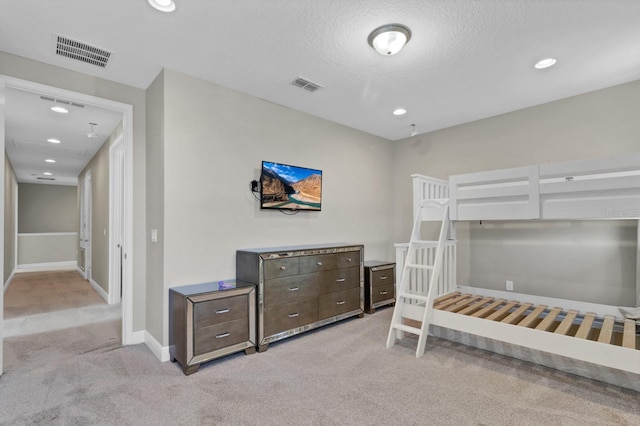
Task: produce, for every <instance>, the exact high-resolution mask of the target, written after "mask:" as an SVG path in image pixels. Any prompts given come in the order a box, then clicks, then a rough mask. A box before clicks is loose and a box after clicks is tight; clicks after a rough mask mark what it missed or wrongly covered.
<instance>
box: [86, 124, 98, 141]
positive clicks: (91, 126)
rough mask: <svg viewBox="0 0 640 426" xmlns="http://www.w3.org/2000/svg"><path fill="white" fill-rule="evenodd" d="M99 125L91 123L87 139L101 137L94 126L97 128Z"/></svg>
mask: <svg viewBox="0 0 640 426" xmlns="http://www.w3.org/2000/svg"><path fill="white" fill-rule="evenodd" d="M97 125H98V123H89V132H88V133H87V137H88V138H97V137H98V136H100V134H99V133H97V132H96V131H95V130H94V128H93V126H97Z"/></svg>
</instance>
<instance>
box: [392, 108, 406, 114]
mask: <svg viewBox="0 0 640 426" xmlns="http://www.w3.org/2000/svg"><path fill="white" fill-rule="evenodd" d="M406 113H407V110H406V109H404V108H396V109H394V110H393V115H405V114H406Z"/></svg>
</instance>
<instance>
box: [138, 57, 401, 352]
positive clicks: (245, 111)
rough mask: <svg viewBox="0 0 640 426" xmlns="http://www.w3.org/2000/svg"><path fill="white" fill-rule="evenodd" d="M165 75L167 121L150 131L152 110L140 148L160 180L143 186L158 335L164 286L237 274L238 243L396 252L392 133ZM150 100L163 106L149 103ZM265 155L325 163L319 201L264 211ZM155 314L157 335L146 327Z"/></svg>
mask: <svg viewBox="0 0 640 426" xmlns="http://www.w3.org/2000/svg"><path fill="white" fill-rule="evenodd" d="M163 80H164V81H162V80H161V79H158V80H156V82H155V83H154V86H152V87H151V88H150V90H149V93H148V97H147V102H148V105H149V115H151V116H155V115H159V116H162V117H163V121H164V125H163V126H161V128H157V129H155V130H153V131H152V130H151V127H152V126H153V127H154V128H155V126H156V123H158V122H159V121H162V119H160V118H155V119H154V118H153V117H150V119H149V123H150V126H149V130H150V131H149V135H150V138H149V143H148V151H147V152H148V156H147V161H148V172H149V175H148V182H149V186H150V187H151V186H152V185H154V186H156V185H159V186H160V187H162V186H164V190H163V193H162V194H160V193H158V194H156V193H155V190H154V192H153V196H152V192H151V189H150V190H149V192H148V193H147V195H148V212H149V216H148V225H149V228H150V229H151V228H158V229H159V243H158V245H159V246H160V245H162V246H163V250H164V253H162V252H161V251H160V250H159V249H158V250H157V252H154V254H153V255H152V254H151V253H152V250H151V249H150V250H149V258H150V259H153V262H149V264H150V265H152V264H153V266H152V267H153V268H154V269H155V270H156V271H158V273H162V279H161V280H160V279H158V280H151V279H150V280H149V282H148V284H147V286H148V291H147V294H148V296H149V297H148V299H147V304H148V305H147V306H148V312H147V319H148V321H147V324H148V327H149V330H150V332H152V334H153V335H154V337H156V338H157V339H158V340H159V341H161V342H163V344H165V345H166V344H167V343H168V334H167V330H168V328H167V318H168V317H167V300H166V299H167V294H168V288H169V287H173V286H178V285H184V284H192V283H198V282H204V281H210V280H217V279H224V278H231V277H234V276H235V251H236V250H237V249H239V248H248V247H269V246H283V245H298V244H313V243H329V242H345V243H362V244H365V257H366V258H368V259H374V258H381V259H392V256H393V247H392V245H391V244H390V243H391V229H392V215H391V205H390V203H389V202H388V200H390V199H391V196H392V186H391V180H392V173H391V169H390V167H389V161H390V158H391V152H392V151H391V150H392V146H391V142H389V141H387V140H384V139H381V138H378V137H374V136H372V135H368V134H365V133H362V132H359V131H356V130H353V129H349V128H346V127H344V126H340V125H338V124H335V123H331V122H328V121H325V120H322V119H319V118H316V117H312V116H309V115H306V114H303V113H301V112H298V111H294V110H291V109H288V108H284V107H282V106H278V105H275V104H272V103H269V102H266V101H263V100H260V99H257V98H254V97H251V96H247V95H244V94H241V93H238V92H235V91H233V90H229V89H226V88H223V87H220V86H217V85H215V84H211V83H207V82H205V81H202V80H199V79H196V78H192V77H189V76H186V75H184V74H180V73H178V72H175V71H171V70H166V69H165V71H164V75H163ZM156 85H157V86H156ZM159 86H163V89H164V94H163V95H162V93H161V91H160V87H159ZM305 96H306V95H305ZM162 97H164V101H163V102H162V101H161V100H162ZM152 98H153V100H154V101H153V102H158V101H160V102H161V103H162V104H163V105H164V111H162V110H161V109H160V108H159V107H154V108H157V111H154V112H153V113H152V108H151V104H152ZM152 132H153V133H152ZM151 135H153V140H151ZM261 160H270V161H278V162H282V163H287V164H295V165H300V166H306V167H312V168H317V169H321V170H323V205H322V211H321V212H301V213H299V214H297V215H294V216H287V215H284V214H282V213H280V212H278V211H261V210H260V209H259V205H258V202H257V200H256V199H255V198H254V196H253V194H251V192H250V191H249V182H250V181H251V180H253V179H257V178H258V177H259V172H260V166H261ZM160 161H164V167H162V165H161V164H160ZM152 171H155V172H154V173H153V174H152V173H151V172H152ZM163 182H164V183H163ZM157 209H161V210H163V212H164V213H163V217H161V214H160V213H158V212H157V211H156V210H157ZM152 212H153V214H152ZM152 215H155V216H153V217H152ZM163 225H164V226H163ZM159 256H163V257H162V259H161V260H160V259H159V258H158V257H159ZM149 275H151V272H149ZM152 287H153V288H152ZM160 297H162V299H160ZM160 319H162V324H163V330H162V331H163V335H161V336H159V335H157V329H155V328H153V329H152V328H151V327H156V325H155V324H158V322H159V320H160Z"/></svg>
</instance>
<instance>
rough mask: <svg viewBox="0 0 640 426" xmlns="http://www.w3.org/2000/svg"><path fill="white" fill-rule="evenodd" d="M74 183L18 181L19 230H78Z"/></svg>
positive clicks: (76, 193)
mask: <svg viewBox="0 0 640 426" xmlns="http://www.w3.org/2000/svg"><path fill="white" fill-rule="evenodd" d="M78 220H79V219H78V190H77V187H75V186H63V185H42V184H36V183H19V184H18V233H21V234H23V233H43V232H78Z"/></svg>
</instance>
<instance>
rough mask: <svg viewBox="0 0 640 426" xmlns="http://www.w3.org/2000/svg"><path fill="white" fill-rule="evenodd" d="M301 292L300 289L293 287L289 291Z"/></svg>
mask: <svg viewBox="0 0 640 426" xmlns="http://www.w3.org/2000/svg"><path fill="white" fill-rule="evenodd" d="M298 290H300V287H291V288H289V291H298Z"/></svg>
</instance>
